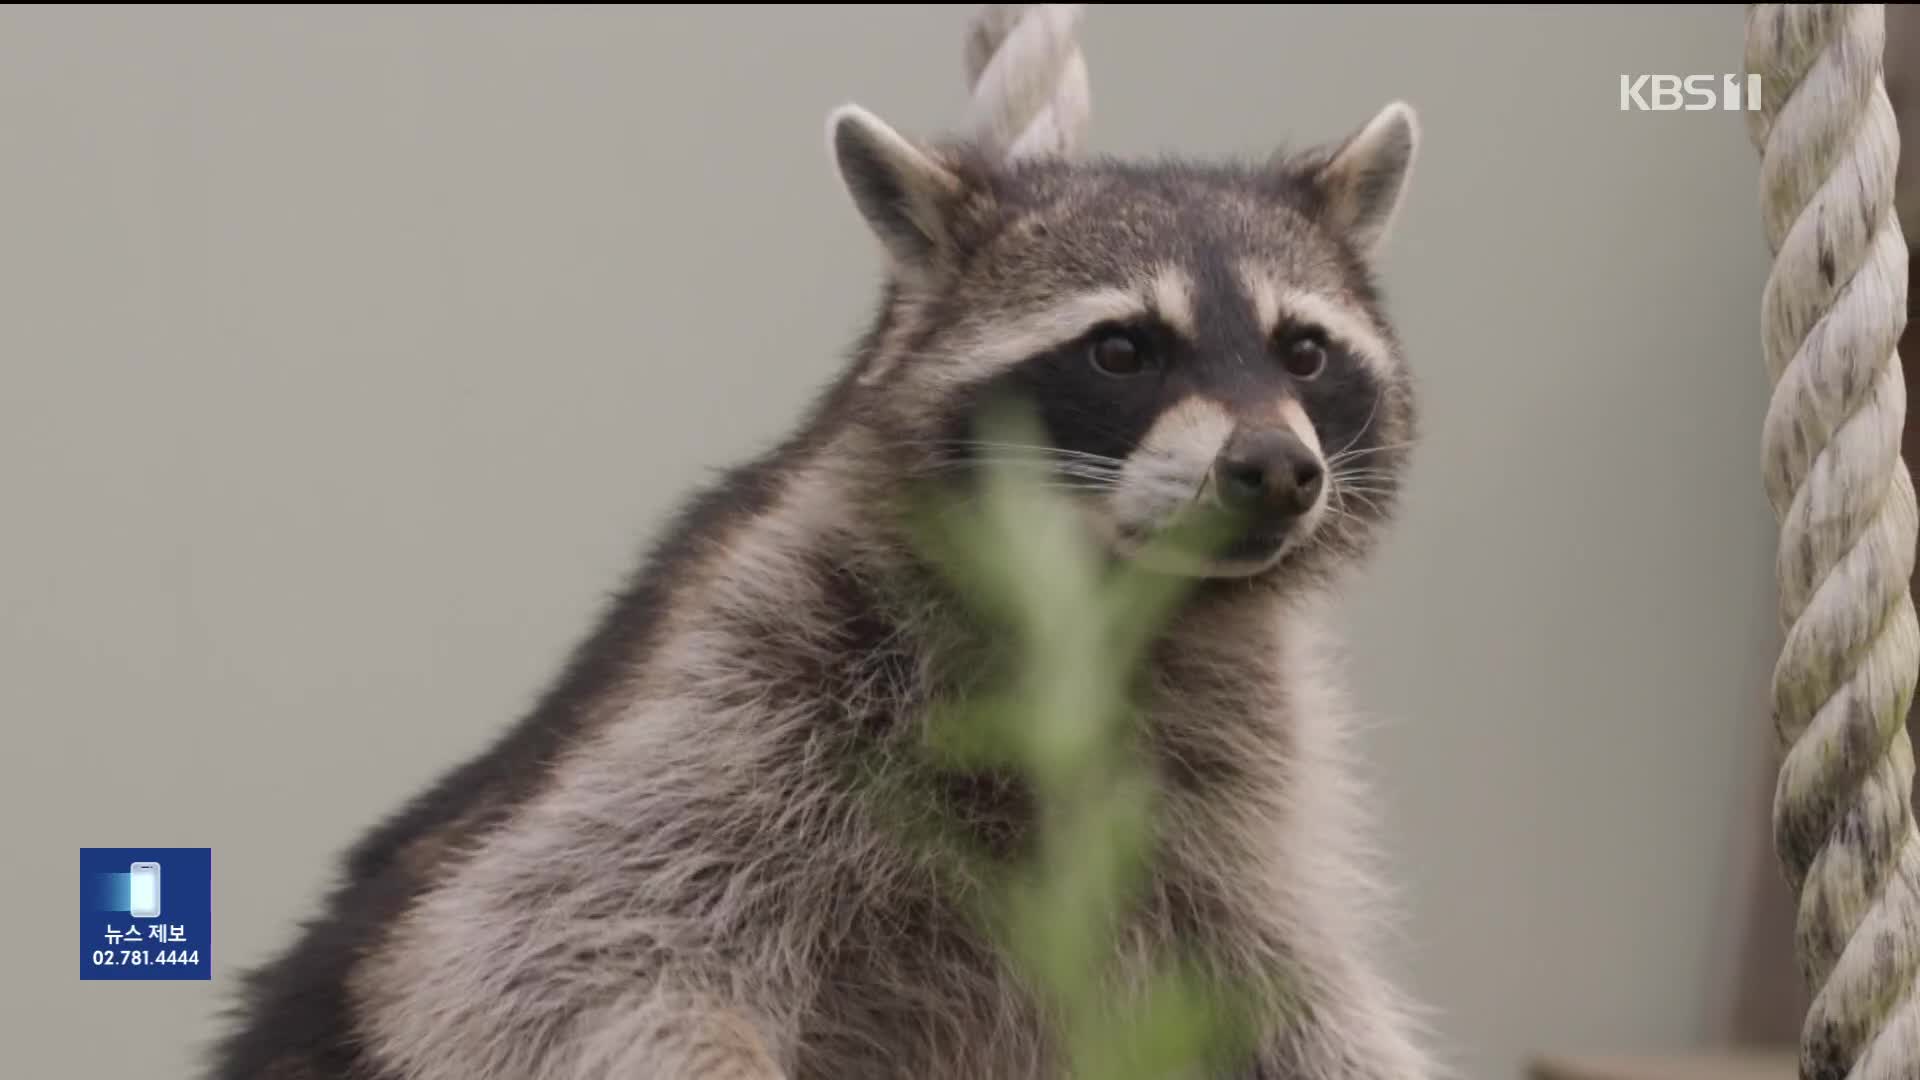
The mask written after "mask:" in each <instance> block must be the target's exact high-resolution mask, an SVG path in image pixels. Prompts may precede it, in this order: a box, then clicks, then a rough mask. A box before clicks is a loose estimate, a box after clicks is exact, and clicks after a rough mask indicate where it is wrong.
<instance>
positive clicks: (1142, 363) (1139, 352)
mask: <svg viewBox="0 0 1920 1080" xmlns="http://www.w3.org/2000/svg"><path fill="white" fill-rule="evenodd" d="M1087 357H1088V359H1089V360H1091V361H1092V362H1093V366H1094V370H1096V371H1098V372H1100V373H1101V374H1102V375H1111V376H1113V377H1115V378H1126V377H1128V376H1131V375H1139V374H1141V373H1142V372H1144V371H1146V370H1147V368H1148V366H1149V365H1148V362H1147V348H1146V346H1145V345H1143V344H1141V343H1140V342H1138V341H1136V340H1134V338H1133V336H1132V335H1131V334H1128V333H1127V332H1125V331H1123V330H1106V331H1102V332H1101V333H1100V334H1098V335H1097V336H1095V337H1094V339H1093V341H1092V343H1091V344H1089V345H1088V346H1087Z"/></svg>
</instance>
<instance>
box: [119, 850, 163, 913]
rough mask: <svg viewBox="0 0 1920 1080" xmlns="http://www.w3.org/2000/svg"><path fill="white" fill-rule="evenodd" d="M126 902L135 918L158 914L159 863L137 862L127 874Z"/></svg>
mask: <svg viewBox="0 0 1920 1080" xmlns="http://www.w3.org/2000/svg"><path fill="white" fill-rule="evenodd" d="M127 880H128V884H129V888H128V890H127V892H128V902H129V907H130V908H131V910H130V911H129V914H131V915H132V916H133V917H134V918H136V919H151V918H155V917H157V916H158V915H159V914H160V864H159V863H157V862H137V863H134V864H133V868H132V872H131V873H129V874H128V875H127Z"/></svg>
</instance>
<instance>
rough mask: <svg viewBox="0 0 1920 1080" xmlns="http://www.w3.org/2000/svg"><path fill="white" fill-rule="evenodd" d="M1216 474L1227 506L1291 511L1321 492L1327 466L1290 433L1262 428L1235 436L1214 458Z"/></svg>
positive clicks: (1300, 509) (1308, 505)
mask: <svg viewBox="0 0 1920 1080" xmlns="http://www.w3.org/2000/svg"><path fill="white" fill-rule="evenodd" d="M1213 476H1214V483H1215V484H1216V485H1217V486H1218V487H1219V489H1220V501H1221V502H1223V503H1225V504H1226V505H1227V507H1228V508H1230V509H1233V510H1240V511H1246V512H1250V513H1256V514H1279V515H1283V516H1292V515H1294V514H1301V513H1305V512H1306V511H1307V510H1309V509H1311V508H1312V506H1313V503H1314V500H1315V499H1318V498H1319V497H1320V487H1321V485H1322V484H1323V483H1325V481H1326V469H1325V468H1323V467H1322V466H1321V464H1320V456H1319V455H1318V454H1315V453H1314V452H1313V450H1312V449H1311V448H1309V447H1308V446H1307V444H1306V443H1304V442H1301V441H1300V439H1299V437H1297V436H1295V435H1294V434H1293V433H1292V432H1287V431H1261V432H1247V433H1243V434H1240V435H1236V436H1234V437H1233V439H1232V440H1231V441H1230V442H1228V443H1227V446H1226V448H1225V449H1224V450H1222V451H1221V452H1220V458H1219V460H1218V461H1216V462H1214V466H1213Z"/></svg>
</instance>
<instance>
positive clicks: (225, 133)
mask: <svg viewBox="0 0 1920 1080" xmlns="http://www.w3.org/2000/svg"><path fill="white" fill-rule="evenodd" d="M967 13H968V9H967V8H965V7H918V6H883V7H877V8H870V9H857V8H852V7H822V8H814V9H808V10H802V9H799V8H790V9H786V10H774V9H770V8H765V7H752V6H750V7H745V8H742V7H718V6H716V7H711V8H706V9H699V10H696V9H693V8H691V7H680V6H669V7H654V8H631V9H584V8H575V9H563V10H534V9H523V8H497V9H484V10H483V9H477V8H453V9H447V10H436V9H427V8H411V9H395V10H387V11H376V10H371V9H360V10H342V11H322V10H318V9H295V8H286V9H267V8H259V9H253V10H238V11H223V10H217V9H210V8H209V9H201V8H174V9H170V10H161V11H137V10H108V9H90V10H89V9H79V10H64V9H53V8H9V9H5V10H0V492H4V502H3V503H0V506H3V507H4V509H3V510H0V520H3V521H4V528H3V529H0V536H3V537H4V551H5V557H4V559H0V596H4V603H3V604H0V656H4V657H5V661H4V678H0V715H4V717H5V722H6V736H5V752H4V754H0V821H4V822H5V823H6V824H5V848H6V849H7V852H8V855H7V869H8V874H9V877H11V878H12V879H13V882H12V884H11V886H10V888H9V890H8V892H9V900H8V902H7V903H6V904H4V905H0V906H3V907H4V910H5V911H6V915H7V919H6V925H7V928H8V930H9V933H8V935H7V937H6V939H5V940H6V942H7V954H6V958H5V963H4V964H3V965H0V972H4V974H0V1015H4V1016H6V1017H7V1023H6V1025H5V1026H6V1028H7V1029H8V1031H9V1035H8V1037H7V1040H6V1041H7V1044H8V1045H7V1052H6V1056H7V1060H8V1068H7V1070H6V1071H8V1072H9V1073H10V1074H14V1075H20V1076H35V1077H74V1078H94V1077H116V1076H129V1077H130V1076H151V1077H185V1076H187V1075H189V1068H190V1062H191V1061H192V1060H193V1056H194V1054H195V1053H196V1052H197V1050H198V1047H199V1046H200V1045H201V1044H202V1043H203V1041H204V1040H205V1039H206V1038H207V1037H208V1035H209V1034H210V1032H211V1030H212V1028H211V1020H212V1017H213V1014H214V1013H215V1011H216V1010H217V1009H218V1008H220V1007H221V1006H222V1005H223V1003H224V1001H225V1000H226V995H227V994H228V993H230V992H231V990H232V989H233V986H234V978H235V974H236V972H237V970H238V969H239V968H240V967H241V966H243V965H245V964H248V963H251V962H253V961H256V960H258V959H260V958H261V957H262V956H263V955H264V954H265V953H266V951H267V950H269V949H270V948H272V947H274V946H277V945H278V944H279V943H281V942H282V941H284V940H285V939H286V938H287V936H288V935H289V934H290V933H291V932H292V929H293V927H294V923H295V921H296V920H297V919H298V918H300V917H303V916H304V915H306V914H307V913H308V912H309V911H310V910H311V906H312V903H313V902H314V900H315V899H316V897H317V894H318V890H320V888H321V887H322V885H323V884H324V883H325V882H326V881H327V879H328V877H329V875H330V872H331V869H332V860H333V858H334V857H335V855H336V854H337V853H338V852H339V851H340V849H341V848H342V847H343V846H344V845H345V844H346V843H348V842H349V841H350V839H351V838H352V837H353V836H354V835H355V834H356V833H357V832H358V831H359V830H361V829H362V828H364V827H365V826H367V825H369V824H370V823H372V822H373V821H374V820H375V819H376V818H378V817H379V816H380V815H382V814H384V813H385V812H386V811H388V810H389V809H391V808H392V807H394V806H395V805H396V804H397V803H398V801H399V800H400V799H402V798H403V797H404V796H405V795H407V794H408V793H410V792H411V791H412V790H414V789H415V788H416V787H418V786H419V785H421V784H423V783H424V782H426V781H427V780H429V779H430V778H431V777H433V776H434V775H436V774H437V773H438V772H439V771H440V770H441V769H443V768H444V767H447V766H449V765H450V764H452V763H453V762H454V761H455V760H456V759H458V758H460V757H461V756H462V755H465V754H468V753H470V752H472V751H474V750H476V749H478V748H479V747H480V746H481V745H482V744H483V743H485V742H486V741H487V740H488V739H489V738H490V737H491V736H492V735H493V734H494V733H495V732H496V731H497V730H498V729H499V728H500V727H501V726H502V725H504V724H505V723H507V722H509V721H510V720H511V719H513V718H514V717H515V716H516V715H517V714H518V712H519V711H520V710H521V709H522V708H523V707H525V706H526V705H527V704H528V703H529V702H530V701H531V699H532V697H533V695H534V694H535V693H536V691H537V690H538V689H539V687H540V686H541V685H542V684H543V682H544V681H545V680H546V679H547V678H548V677H550V676H551V675H552V674H553V672H554V670H555V668H556V665H557V664H558V662H559V660H560V657H561V656H562V654H563V652H564V651H565V650H566V649H567V648H568V647H569V646H570V645H571V644H572V643H573V641H574V640H575V639H576V638H577V637H578V636H579V635H580V634H582V633H583V632H584V631H585V629H586V626H587V621H588V620H589V618H590V617H591V616H592V614H593V613H594V612H595V610H596V607H597V604H598V603H599V601H600V600H601V598H602V597H603V596H604V595H605V594H606V593H607V592H608V591H609V590H610V589H611V588H613V587H614V585H615V584H616V583H617V582H618V580H619V578H620V577H621V576H622V575H623V574H624V573H625V572H626V571H627V569H628V568H629V566H630V562H631V559H632V557H633V556H634V554H635V553H636V552H637V551H638V549H639V546H640V545H641V543H643V542H644V540H645V539H646V538H647V536H648V535H649V533H650V530H651V529H652V528H653V527H655V526H656V525H657V524H658V523H659V521H660V520H661V518H662V515H663V514H665V513H666V512H667V510H668V509H669V507H670V506H671V505H672V504H673V502H674V501H675V500H676V499H677V498H679V497H680V496H681V495H682V494H683V493H684V492H685V491H686V490H687V488H688V486H689V485H690V484H691V483H693V482H694V481H696V480H697V479H699V478H701V477H702V476H704V475H705V474H706V473H707V472H708V470H710V469H712V468H714V467H716V466H718V465H721V464H723V463H725V462H727V461H729V460H731V459H733V458H735V457H737V456H739V455H741V454H743V453H745V452H748V451H749V450H751V449H753V448H755V447H757V446H759V445H761V444H763V443H764V442H766V441H767V440H769V439H770V438H772V437H773V436H774V435H775V434H776V433H777V432H778V431H779V430H780V429H781V428H782V427H783V426H784V425H785V424H786V423H787V422H788V421H789V420H790V419H791V418H792V417H793V415H794V413H795V410H796V408H797V406H798V405H799V403H800V402H801V401H802V399H803V397H804V396H805V395H806V394H808V393H810V392H811V390H812V388H813V387H815V386H816V385H818V384H819V383H820V382H822V381H823V380H824V379H825V378H827V376H828V375H829V373H830V372H831V371H832V369H833V368H834V366H835V364H836V363H837V358H838V356H839V355H840V351H841V350H842V349H843V348H844V346H845V345H846V344H847V343H848V342H849V341H850V339H851V337H852V335H853V334H854V333H855V332H856V331H857V330H858V328H859V325H860V323H861V320H862V319H863V318H864V317H865V315H866V313H867V310H868V305H869V295H870V288H871V287H872V286H873V285H874V284H875V281H876V274H877V270H878V262H877V259H876V256H875V253H874V251H873V249H872V246H871V243H870V241H869V238H868V236H867V235H866V234H865V233H864V232H863V231H862V228H861V226H860V225H859V223H858V221H857V219H856V218H855V216H854V214H853V213H852V211H851V210H850V208H849V207H848V206H847V204H846V202H845V200H844V198H843V196H842V194H841V192H840V191H839V189H838V187H837V185H836V181H835V179H834V177H833V175H832V173H831V170H830V169H829V167H828V162H827V157H826V153H825V147H824V119H825V116H826V114H827V111H828V110H829V109H830V108H831V107H832V106H834V105H836V104H838V103H840V102H842V101H847V100H853V101H858V102H861V103H863V104H865V105H868V106H869V107H871V108H873V109H875V110H876V111H877V112H879V113H880V114H881V115H882V116H884V117H886V118H888V119H889V120H891V121H893V122H895V123H897V124H899V125H901V126H902V127H904V128H907V129H914V130H926V129H929V128H935V127H941V126H944V125H947V124H949V123H951V122H952V121H953V120H955V119H956V118H957V117H958V116H959V115H960V111H961V107H962V102H963V88H962V85H961V83H962V76H961V72H960V61H959V56H960V41H961V33H962V27H963V25H964V21H965V19H966V17H967ZM1741 34H1742V31H1741V14H1740V9H1739V8H1738V7H1737V6H1734V5H1720V6H1705V7H1674V8H1665V9H1638V10H1634V9H1629V8H1625V7H1569V8H1533V9H1509V10H1499V9H1495V8H1491V7H1489V8H1479V7H1471V6H1446V7H1440V8H1434V9H1429V10H1415V9H1412V8H1404V9H1403V8H1367V7H1345V8H1336V7H1310V8H1297V9H1296V8H1278V7H1209V6H1194V7H1186V8H1181V9H1175V8H1172V7H1169V6H1148V7H1141V8H1125V7H1117V6H1116V7H1101V8H1096V9H1095V11H1094V13H1093V15H1092V17H1091V19H1090V21H1089V24H1088V26H1087V28H1086V37H1085V40H1086V48H1087V52H1088V56H1089V60H1090V64H1091V70H1092V76H1093V82H1094V107H1095V118H1094V141H1095V144H1096V146H1095V148H1096V149H1099V150H1105V151H1116V152H1122V153H1136V152H1149V151H1158V150H1163V149H1164V150H1179V151H1186V152H1196V153H1216V152H1235V153H1238V152H1260V151H1263V150H1265V149H1266V148H1268V147H1269V146H1271V145H1273V144H1274V143H1276V142H1278V141H1280V140H1283V139H1284V140H1287V141H1302V140H1309V139H1321V138H1332V137H1335V136H1338V135H1340V134H1343V133H1344V132H1346V131H1347V130H1348V129H1350V128H1351V127H1352V126H1353V125H1356V124H1358V123H1360V122H1362V121H1364V120H1365V119H1367V118H1368V117H1369V116H1371V115H1372V113H1373V111H1374V110H1375V109H1377V108H1378V107H1379V106H1380V105H1381V104H1383V103H1384V102H1386V101H1387V100H1389V99H1390V98H1394V97H1404V98H1406V99H1407V100H1409V101H1411V102H1413V103H1414V104H1415V105H1416V106H1417V107H1418V108H1419V109H1420V111H1421V115H1422V117H1423V120H1424V123H1425V134H1426V144H1425V150H1424V156H1423V158H1422V160H1421V163H1420V166H1419V170H1418V173H1417V175H1416V179H1415V183H1414V186H1413V189H1412V193H1411V196H1410V202H1409V204H1408V206H1407V210H1406V214H1405V216H1404V218H1403V219H1402V222H1401V227H1400V230H1399V232H1398V234H1397V239H1396V241H1395V243H1394V245H1393V247H1392V249H1391V251H1390V255H1389V259H1388V262H1387V266H1386V270H1387V274H1388V278H1387V281H1388V285H1389V288H1390V290H1391V295H1392V296H1393V297H1394V299H1395V302H1396V304H1397V310H1398V312H1399V315H1400V317H1401V321H1402V326H1403V329H1404V332H1405V335H1406V337H1407V339H1408V341H1409V343H1410V345H1411V349H1412V355H1413V357H1414V360H1415V363H1416V364H1417V365H1418V367H1419V369H1420V372H1421V376H1422V379H1423V382H1424V385H1425V391H1426V396H1427V413H1428V417H1429V420H1428V426H1429V431H1428V440H1427V443H1426V446H1425V448H1424V450H1423V453H1422V456H1421V460H1420V465H1419V467H1418V470H1417V472H1416V474H1415V478H1414V489H1413V493H1412V497H1411V501H1410V505H1409V508H1408V514H1407V517H1406V520H1405V523H1404V527H1403V528H1402V529H1401V531H1400V532H1399V533H1398V535H1397V537H1396V539H1395V540H1394V542H1393V543H1392V544H1391V546H1390V547H1389V548H1388V550H1387V551H1386V553H1385V555H1384V557H1383V559H1382V560H1381V562H1380V563H1379V564H1378V565H1377V567H1376V568H1375V570H1374V572H1373V573H1372V574H1371V575H1370V576H1369V577H1368V579H1367V581H1366V583H1365V584H1364V586H1363V587H1362V588H1361V589H1360V590H1359V592H1358V594H1357V595H1356V596H1355V597H1354V598H1353V603H1352V605H1351V608H1350V612H1351V616H1350V623H1351V626H1352V628H1353V632H1354V642H1353V649H1352V651H1353V654H1354V666H1355V671H1356V678H1357V680H1358V687H1359V695H1360V698H1361V701H1362V702H1363V704H1365V705H1366V706H1367V707H1368V708H1369V709H1370V711H1371V712H1372V714H1373V715H1374V716H1375V717H1376V718H1377V723H1376V725H1375V728H1374V730H1373V731H1372V732H1371V734H1370V735H1369V743H1368V745H1369V748H1370V750H1371V752H1372V760H1373V761H1374V762H1375V763H1376V764H1377V767H1378V775H1379V780H1378V788H1379V791H1380V793H1381V799H1382V813H1383V819H1384V825H1385V827H1386V830H1387V831H1386V835H1385V842H1386V844H1387V846H1388V850H1389V851H1390V852H1391V853H1393V855H1394V857H1395V860H1396V862H1397V865H1398V866H1399V868H1400V869H1401V871H1402V876H1403V882H1404V889H1403V894H1404V895H1403V906H1404V908H1405V909H1406V911H1407V913H1408V918H1407V920H1406V923H1405V928H1404V932H1403V934H1402V935H1401V938H1400V942H1399V945H1398V948H1397V951H1396V959H1397V962H1398V963H1400V964H1401V966H1402V969H1403V970H1404V972H1405V973H1406V976H1407V978H1408V979H1410V980H1411V981H1412V983H1413V984H1414V986H1415V988H1416V989H1417V990H1418V991H1419V992H1420V993H1421V994H1423V995H1424V996H1425V997H1427V998H1428V999H1429V1000H1430V1001H1432V1002H1433V1005H1434V1016H1433V1021H1434V1025H1435V1027H1436V1029H1437V1031H1438V1032H1439V1034H1440V1036H1441V1038H1442V1039H1443V1049H1444V1050H1445V1051H1446V1052H1447V1054H1448V1056H1449V1057H1450V1058H1451V1059H1452V1060H1453V1061H1455V1062H1456V1063H1457V1064H1459V1065H1460V1066H1461V1067H1462V1070H1463V1072H1464V1074H1465V1075H1468V1076H1478V1077H1509V1076H1513V1075H1515V1070H1516V1069H1517V1067H1518V1065H1519V1063H1520V1062H1521V1061H1522V1060H1523V1059H1524V1057H1525V1056H1526V1055H1528V1054H1529V1053H1531V1052H1533V1051H1534V1050H1538V1049H1543V1048H1552V1049H1595V1050H1615V1049H1635V1048H1652V1047H1681V1046H1690V1045H1696V1044H1700V1043H1704V1042H1711V1041H1714V1040H1716V1039H1718V1038H1719V1037H1720V1036H1721V1033H1722V1032H1723V1031H1724V1023H1725V1019H1724V1013H1725V1010H1726V1003H1727V1000H1728V991H1729V986H1728V981H1729V979H1730V972H1731V970H1732V967H1731V964H1732V960H1733V957H1732V956H1731V955H1730V950H1731V949H1732V948H1733V947H1734V945H1733V943H1734V942H1736V941H1737V940H1738V929H1739V922H1740V916H1741V908H1740V906H1739V905H1740V904H1741V902H1742V898H1741V897H1740V896H1738V895H1735V890H1736V889H1738V888H1739V887H1740V885H1741V883H1742V882H1744V877H1743V875H1744V872H1745V870H1746V868H1747V866H1748V865H1749V860H1751V859H1752V858H1754V857H1755V855H1754V854H1753V853H1752V850H1751V844H1750V840H1751V834H1753V833H1755V832H1756V831H1757V828H1758V827H1759V825H1758V822H1757V819H1756V818H1755V816H1754V815H1755V814H1757V813H1761V812H1762V811H1761V810H1760V809H1759V808H1760V807H1761V806H1762V799H1763V797H1764V796H1763V789H1764V787H1765V775H1764V774H1765V765H1764V761H1763V755H1764V754H1765V753H1766V749H1767V732H1768V727H1767V714H1766V708H1765V702H1766V679H1767V675H1768V672H1769V669H1770V665H1771V660H1772V647H1773V642H1774V639H1775V635H1774V630H1773V607H1772V604H1773V597H1772V593H1771V564H1770V555H1771V551H1772V535H1773V532H1772V530H1773V525H1772V520H1771V517H1770V516H1769V513H1768V511H1767V508H1766V505H1765V503H1764V500H1763V498H1762V494H1761V489H1760V483H1759V474H1758V440H1759V431H1760V422H1761V416H1762V411H1763V408H1764V404H1765V397H1766V390H1765V387H1764V386H1763V374H1762V369H1761V366H1760V354H1759V346H1758V297H1759V295H1760V287H1761V283H1762V280H1763V276H1764V273H1765V268H1766V258H1765V252H1764V248H1763V246H1762V244H1761V241H1760V223H1759V219H1758V215H1757V210H1756V196H1755V190H1756V185H1755V176H1756V161H1755V158H1754V155H1753V152H1752V150H1751V149H1750V147H1749V145H1748V143H1747V141H1746V135H1745V131H1744V129H1743V126H1742V124H1741V122H1740V121H1741V118H1740V117H1738V116H1736V115H1733V114H1722V113H1662V114H1654V113H1622V112H1619V111H1617V94H1618V89H1617V87H1618V83H1617V80H1618V75H1619V74H1620V73H1622V72H1640V71H1648V72H1674V73H1683V74H1684V73H1717V72H1725V71H1734V70H1738V68H1739V65H1740V49H1741ZM82 845H107V846H112V845H188V846H200V845H210V846H212V848H213V849H214V866H215V875H216V881H215V888H216V894H215V897H216V930H215V934H216V939H215V960H216V978H215V979H214V981H213V982H212V983H211V984H205V983H202V984H167V983H133V984H110V983H85V984H83V983H81V982H79V981H78V979H77V975H76V972H75V970H74V960H73V951H72V949H73V930H74V921H75V917H74V912H75V907H74V884H73V882H74V875H73V869H74V864H75V859H76V850H75V849H76V848H78V847H80V846H82ZM473 944H474V947H475V948H481V949H484V948H487V947H489V944H488V943H487V942H484V941H477V942H474V943H473Z"/></svg>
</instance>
